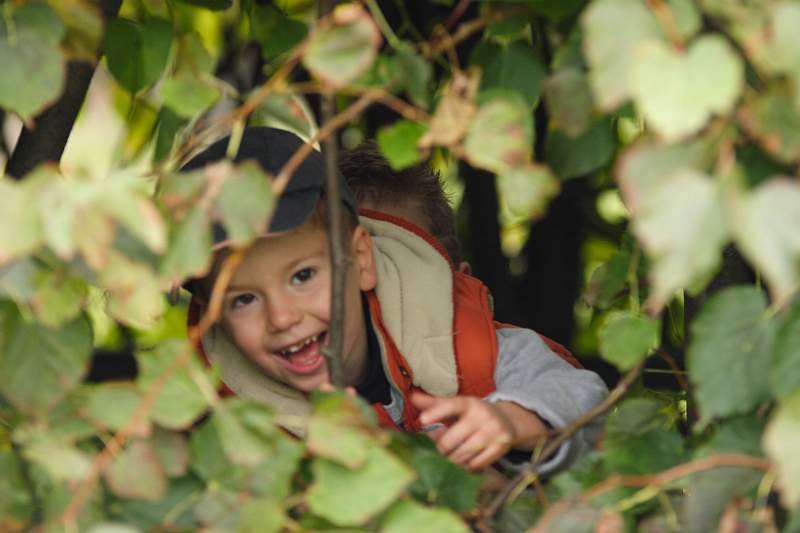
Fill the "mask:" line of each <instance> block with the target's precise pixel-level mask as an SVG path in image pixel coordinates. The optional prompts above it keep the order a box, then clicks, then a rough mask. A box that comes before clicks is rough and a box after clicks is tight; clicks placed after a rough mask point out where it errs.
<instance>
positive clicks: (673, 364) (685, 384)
mask: <svg viewBox="0 0 800 533" xmlns="http://www.w3.org/2000/svg"><path fill="white" fill-rule="evenodd" d="M658 356H659V357H660V358H661V359H663V360H664V361H665V362H666V363H667V365H668V366H669V368H670V370H672V371H673V372H674V374H673V376H675V381H677V382H678V386H679V387H680V388H681V389H683V390H684V391H686V392H689V381H688V380H687V379H686V377H685V376H684V371H683V370H681V369H680V367H679V366H678V362H677V361H675V358H674V357H672V356H671V355H670V354H668V353H667V352H665V351H664V350H659V351H658Z"/></svg>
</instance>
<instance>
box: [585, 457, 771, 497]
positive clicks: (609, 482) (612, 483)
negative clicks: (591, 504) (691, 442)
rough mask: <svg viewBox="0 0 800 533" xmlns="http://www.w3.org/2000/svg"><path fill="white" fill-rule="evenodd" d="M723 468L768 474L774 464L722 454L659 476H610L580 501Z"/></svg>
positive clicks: (676, 467)
mask: <svg viewBox="0 0 800 533" xmlns="http://www.w3.org/2000/svg"><path fill="white" fill-rule="evenodd" d="M722 466H741V467H745V468H753V469H756V470H763V471H765V472H767V471H769V470H770V468H771V467H772V463H770V462H769V461H768V460H767V459H763V458H761V457H753V456H752V455H745V454H740V453H721V454H717V455H709V456H708V457H703V458H702V459H696V460H694V461H690V462H688V463H682V464H679V465H676V466H673V467H672V468H668V469H667V470H664V471H663V472H659V473H657V474H649V475H641V476H623V475H619V474H617V475H613V476H610V477H608V478H607V479H605V480H603V481H601V482H600V483H598V484H597V485H595V486H594V487H592V488H591V489H589V490H587V491H586V492H584V493H583V494H582V495H581V496H580V500H581V501H584V502H588V501H589V500H591V499H592V498H596V497H597V496H599V495H601V494H605V493H606V492H608V491H610V490H613V489H616V488H619V487H647V486H650V485H653V486H664V485H667V484H668V483H672V482H673V481H675V480H678V479H680V478H682V477H686V476H689V475H691V474H696V473H698V472H703V471H705V470H711V469H713V468H719V467H722Z"/></svg>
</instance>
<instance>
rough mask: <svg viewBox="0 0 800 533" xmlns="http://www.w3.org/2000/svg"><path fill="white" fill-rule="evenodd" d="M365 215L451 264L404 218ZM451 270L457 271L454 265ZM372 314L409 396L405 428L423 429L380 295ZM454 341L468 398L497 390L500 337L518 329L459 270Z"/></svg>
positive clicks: (387, 422)
mask: <svg viewBox="0 0 800 533" xmlns="http://www.w3.org/2000/svg"><path fill="white" fill-rule="evenodd" d="M360 213H361V214H362V215H364V216H368V217H369V218H375V219H378V220H385V221H387V222H391V223H394V224H397V225H398V226H401V227H403V228H404V229H406V230H408V231H411V232H412V233H414V234H416V235H417V236H419V237H421V238H423V239H424V240H425V241H427V242H428V243H429V244H430V245H431V246H433V247H434V248H435V249H436V250H437V251H439V253H440V254H442V255H443V256H444V257H445V258H447V259H448V262H450V258H449V256H448V254H447V252H446V251H445V250H444V248H443V247H442V245H441V243H439V241H437V240H436V239H435V238H434V237H433V236H431V235H429V234H428V233H427V232H425V231H424V230H422V229H421V228H419V227H417V226H415V225H414V224H411V223H410V222H408V221H406V220H403V219H401V218H398V217H395V216H392V215H388V214H386V213H382V212H378V211H373V210H368V209H361V210H360ZM450 266H451V268H452V267H453V264H452V262H450ZM367 301H368V303H369V311H370V316H371V317H372V322H373V326H374V327H375V330H376V331H375V333H376V334H377V335H380V336H381V338H382V339H383V341H384V342H383V345H384V347H385V350H386V352H387V353H386V354H385V356H386V357H385V359H384V361H385V362H386V368H385V370H386V372H387V373H388V377H389V378H390V381H391V382H393V383H394V385H395V386H396V387H397V389H398V390H399V392H400V393H401V394H402V396H403V428H404V429H405V431H420V430H421V429H422V427H421V426H420V424H419V411H418V410H417V409H416V408H415V407H414V406H413V405H412V404H411V402H410V401H409V397H410V395H411V393H412V392H413V391H415V390H420V389H418V388H417V387H415V386H414V385H413V380H414V376H413V375H412V371H411V367H410V366H409V365H408V363H407V362H406V360H405V358H404V357H403V355H402V354H401V353H400V351H399V350H398V349H397V346H395V344H394V342H393V341H392V339H391V335H389V332H388V331H386V328H385V327H384V325H383V319H382V317H381V307H380V302H379V301H378V297H377V295H376V294H375V292H374V291H370V292H368V293H367ZM453 307H454V309H453V311H454V312H453V343H454V346H453V348H454V352H455V355H456V368H457V369H458V394H460V395H465V396H487V395H489V394H490V393H492V392H493V391H494V390H495V388H496V386H495V382H494V371H495V366H496V365H497V333H496V330H497V329H500V328H509V327H515V326H512V325H508V324H501V323H499V322H495V321H494V318H493V316H492V315H493V313H492V308H491V304H490V293H489V289H488V288H487V287H486V285H484V284H483V282H482V281H480V280H479V279H478V278H475V277H473V276H470V275H469V274H465V273H463V272H458V271H456V270H455V269H453ZM541 337H542V340H543V341H544V342H545V343H546V344H547V346H548V347H549V348H550V349H551V350H553V352H555V353H556V355H558V356H559V357H561V358H562V359H564V360H565V361H567V362H568V363H570V364H571V365H572V366H574V367H576V368H582V365H581V364H580V363H579V362H578V360H577V359H575V357H574V356H573V355H572V354H571V353H570V352H569V350H567V349H566V348H565V347H564V346H562V345H561V344H559V343H557V342H555V341H553V340H551V339H548V338H547V337H544V336H541ZM372 407H373V408H374V409H375V411H376V413H377V414H378V420H379V421H380V423H381V425H382V426H384V427H390V428H396V426H395V424H394V422H393V421H392V419H391V417H390V416H389V414H388V413H387V412H386V410H385V409H384V408H383V405H381V404H378V403H376V404H373V406H372Z"/></svg>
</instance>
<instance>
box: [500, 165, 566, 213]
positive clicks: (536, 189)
mask: <svg viewBox="0 0 800 533" xmlns="http://www.w3.org/2000/svg"><path fill="white" fill-rule="evenodd" d="M496 184H497V193H498V196H499V198H500V205H501V207H502V209H503V210H504V212H507V215H508V218H509V219H512V220H533V219H536V218H539V217H540V216H542V215H543V214H544V213H545V210H546V209H547V205H548V203H549V202H550V200H551V199H552V198H553V197H554V196H555V195H556V194H558V191H559V189H560V187H559V183H558V180H556V178H555V177H554V176H553V173H552V172H550V169H549V168H547V167H546V166H544V165H537V164H533V163H531V164H525V165H519V166H516V167H514V168H512V169H510V170H508V171H506V172H504V173H502V174H500V175H499V176H497V181H496Z"/></svg>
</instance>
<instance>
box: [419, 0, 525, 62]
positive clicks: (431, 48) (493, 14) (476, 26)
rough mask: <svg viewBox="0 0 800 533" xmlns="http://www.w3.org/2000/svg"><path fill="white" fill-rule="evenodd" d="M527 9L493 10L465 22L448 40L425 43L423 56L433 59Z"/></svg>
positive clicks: (523, 12)
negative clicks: (496, 23)
mask: <svg viewBox="0 0 800 533" xmlns="http://www.w3.org/2000/svg"><path fill="white" fill-rule="evenodd" d="M527 12H528V10H527V9H526V8H512V9H506V10H503V11H497V10H491V11H489V12H487V13H486V14H485V15H483V16H482V17H479V18H476V19H473V20H470V21H469V22H465V23H463V24H461V25H460V26H459V27H458V30H457V31H456V32H455V33H454V34H453V35H449V34H448V35H447V37H446V40H444V41H442V40H437V41H434V42H433V43H423V44H422V45H421V47H420V49H421V50H422V53H423V55H424V56H425V57H426V58H428V59H431V58H433V57H435V56H438V55H439V54H441V53H442V51H444V50H445V49H446V48H447V47H448V46H455V45H457V44H458V43H460V42H461V41H463V40H464V39H466V38H468V37H469V36H470V35H472V34H473V33H476V32H478V31H480V30H482V29H483V28H485V27H486V26H489V25H491V24H494V23H495V22H500V21H501V20H505V19H508V18H511V17H515V16H517V15H523V14H525V13H527Z"/></svg>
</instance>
